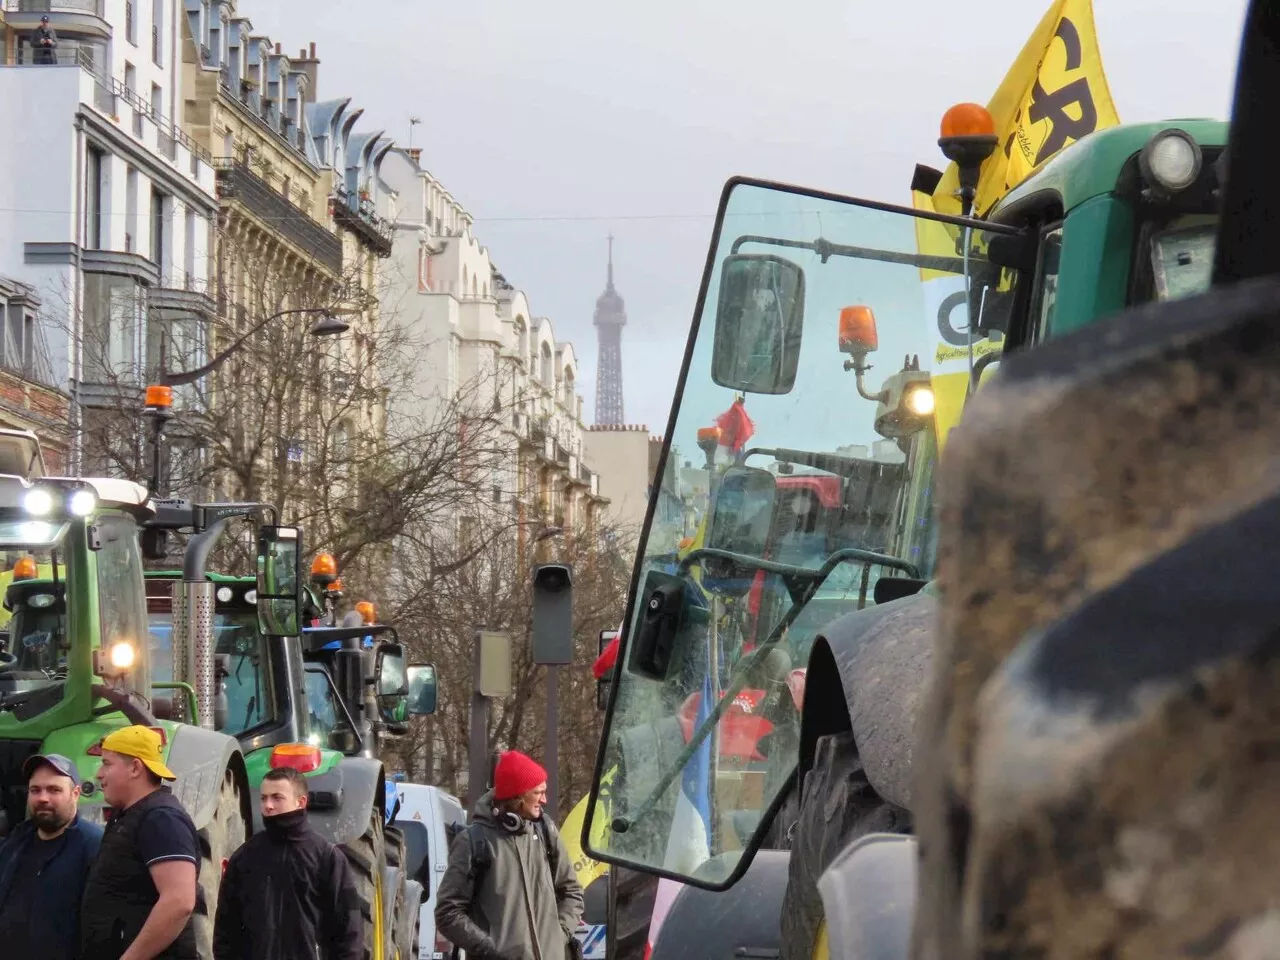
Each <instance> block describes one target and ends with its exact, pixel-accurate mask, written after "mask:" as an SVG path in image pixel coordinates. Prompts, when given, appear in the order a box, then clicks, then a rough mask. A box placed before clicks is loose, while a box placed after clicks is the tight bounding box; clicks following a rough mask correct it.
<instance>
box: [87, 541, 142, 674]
mask: <svg viewBox="0 0 1280 960" xmlns="http://www.w3.org/2000/svg"><path fill="white" fill-rule="evenodd" d="M95 526H96V528H97V536H98V543H99V549H98V550H97V551H96V553H95V556H96V558H97V566H98V612H99V614H100V615H101V617H102V645H103V647H106V648H109V647H110V646H111V645H112V644H114V643H121V642H124V643H131V644H135V645H138V644H145V643H146V642H147V634H148V630H147V604H146V600H145V599H144V595H143V588H142V554H141V553H140V552H139V550H138V530H137V528H136V527H135V526H134V525H133V523H132V522H130V521H129V520H126V519H124V518H123V517H110V516H104V517H100V518H99V519H98V520H97V522H96V524H95ZM138 662H139V663H140V664H142V663H145V662H146V658H143V657H140V658H138ZM132 679H133V682H134V685H135V689H138V690H141V691H144V692H145V691H148V690H149V687H150V682H151V680H150V678H149V677H147V676H145V675H141V676H140V675H138V674H137V673H135V674H134V676H133V678H132Z"/></svg>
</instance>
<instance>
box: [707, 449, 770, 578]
mask: <svg viewBox="0 0 1280 960" xmlns="http://www.w3.org/2000/svg"><path fill="white" fill-rule="evenodd" d="M777 494H778V482H777V480H776V479H775V478H774V476H773V474H772V473H770V472H769V471H768V470H761V469H759V468H757V467H744V466H734V467H730V468H729V469H728V470H726V471H725V472H724V475H723V476H722V477H721V478H720V484H719V487H718V489H717V490H716V495H715V500H714V502H713V503H712V505H711V523H710V527H709V530H708V534H707V546H708V547H711V548H713V549H716V550H727V551H729V552H731V553H741V554H745V555H746V556H748V557H762V556H764V552H765V548H766V547H768V545H769V532H770V530H771V529H772V528H773V511H774V504H775V502H776V499H777Z"/></svg>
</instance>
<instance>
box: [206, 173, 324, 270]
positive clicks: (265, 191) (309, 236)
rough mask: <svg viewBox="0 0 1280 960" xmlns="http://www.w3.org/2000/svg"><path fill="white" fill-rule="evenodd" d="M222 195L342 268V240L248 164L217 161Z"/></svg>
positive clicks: (302, 246) (301, 245)
mask: <svg viewBox="0 0 1280 960" xmlns="http://www.w3.org/2000/svg"><path fill="white" fill-rule="evenodd" d="M213 166H214V169H215V170H216V172H217V186H218V197H219V198H220V199H225V200H236V201H238V202H239V203H242V204H244V205H245V206H246V207H247V208H248V209H249V210H251V211H252V212H253V213H254V214H255V215H256V216H258V217H260V218H261V219H263V220H265V221H266V222H267V223H268V224H270V225H271V226H272V227H273V228H274V229H276V230H277V231H278V232H280V233H282V234H284V236H285V237H286V238H288V239H289V240H290V241H292V242H293V243H295V244H297V245H298V246H299V247H301V248H302V249H304V250H307V251H309V252H310V253H311V254H312V256H314V257H315V258H316V259H317V260H318V261H320V263H322V264H324V265H325V266H326V267H328V268H329V269H330V270H332V271H333V272H334V273H341V272H342V241H341V240H339V239H338V238H337V237H335V236H334V235H333V234H332V233H330V232H329V231H328V230H326V229H325V228H324V227H323V226H321V225H320V224H319V223H316V221H315V220H313V219H311V217H310V216H308V215H307V213H306V212H305V211H303V210H300V209H298V208H297V207H295V206H294V205H293V204H292V203H290V202H289V201H288V200H286V199H285V198H284V197H283V196H281V194H280V193H279V192H278V191H276V190H273V189H272V188H271V185H270V184H268V183H267V182H266V181H265V180H263V179H262V178H261V177H259V176H258V175H257V174H256V173H254V172H253V171H252V170H250V169H249V168H248V166H246V165H245V164H243V163H241V162H239V161H237V160H223V159H219V160H216V161H214V164H213Z"/></svg>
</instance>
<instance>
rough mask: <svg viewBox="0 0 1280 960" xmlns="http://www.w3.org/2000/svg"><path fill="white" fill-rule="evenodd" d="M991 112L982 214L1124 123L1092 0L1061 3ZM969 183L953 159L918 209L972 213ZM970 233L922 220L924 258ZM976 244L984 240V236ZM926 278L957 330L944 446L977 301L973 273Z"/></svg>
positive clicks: (942, 413) (941, 431)
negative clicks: (967, 205) (1085, 141)
mask: <svg viewBox="0 0 1280 960" xmlns="http://www.w3.org/2000/svg"><path fill="white" fill-rule="evenodd" d="M987 111H988V112H989V113H990V114H991V118H992V120H993V121H994V122H995V132H996V135H997V136H998V137H999V138H1000V142H999V145H998V146H997V147H996V151H995V153H994V154H992V155H991V157H990V158H989V159H988V160H987V161H986V163H984V164H983V166H982V175H981V177H980V178H979V180H978V190H977V196H976V198H975V200H974V205H973V209H974V213H975V214H977V215H979V216H982V215H985V214H987V213H989V212H990V210H991V208H992V207H994V206H995V205H996V203H997V202H998V201H999V200H1000V198H1001V197H1003V196H1004V195H1005V194H1006V193H1008V192H1009V191H1010V190H1012V189H1013V188H1014V187H1016V186H1017V185H1018V184H1019V183H1021V182H1022V181H1023V180H1025V179H1026V178H1027V177H1028V176H1030V175H1031V174H1032V173H1034V172H1035V171H1036V170H1038V169H1039V168H1040V167H1042V166H1043V165H1044V164H1045V163H1047V162H1049V160H1051V159H1052V158H1053V157H1055V156H1057V155H1058V154H1059V153H1061V152H1062V150H1063V149H1065V148H1066V147H1068V146H1070V145H1071V144H1072V143H1075V142H1076V141H1077V140H1080V139H1082V138H1083V137H1086V136H1088V135H1089V134H1091V133H1093V132H1094V131H1095V130H1101V129H1103V128H1105V127H1112V126H1115V125H1116V124H1118V123H1119V122H1120V117H1119V116H1118V115H1117V113H1116V107H1115V104H1114V103H1113V102H1112V100H1111V90H1110V88H1109V87H1108V86H1107V77H1106V74H1105V73H1104V72H1103V69H1102V56H1101V54H1100V53H1099V50H1098V37H1097V31H1096V30H1095V28H1094V23H1093V3H1092V0H1055V2H1054V4H1053V5H1052V6H1051V7H1050V8H1049V10H1048V11H1047V12H1046V13H1045V15H1044V16H1043V17H1042V18H1041V20H1040V23H1039V24H1038V25H1037V26H1036V29H1035V31H1034V32H1033V33H1032V34H1031V36H1030V38H1028V40H1027V42H1026V44H1024V45H1023V48H1022V52H1021V53H1019V54H1018V59H1017V60H1015V61H1014V63H1013V66H1012V67H1010V69H1009V72H1008V73H1007V74H1006V75H1005V78H1004V80H1003V81H1002V82H1001V84H1000V87H999V89H997V90H996V92H995V95H994V96H993V97H992V98H991V100H990V101H988V103H987ZM959 189H960V173H959V168H958V167H957V166H956V165H955V164H954V163H952V164H950V165H949V166H948V167H947V169H946V170H945V171H944V172H943V175H942V179H941V180H940V181H939V183H938V186H937V188H936V189H935V190H934V192H933V194H932V196H930V195H929V194H925V193H920V192H913V193H912V204H913V206H914V207H915V208H916V209H917V210H927V211H932V212H936V213H942V214H950V215H953V216H957V215H959V214H960V213H961V212H962V209H961V205H960V198H959V195H958V194H959ZM960 234H961V231H960V229H959V228H958V227H949V226H947V225H945V224H940V223H938V222H936V221H931V220H923V219H919V220H917V221H916V244H917V246H918V248H919V250H920V252H921V253H923V254H933V255H939V256H955V255H956V253H957V251H959V250H962V249H963V239H964V238H963V237H961V235H960ZM972 240H973V242H974V243H975V244H976V243H977V241H978V238H977V237H973V238H972ZM920 278H921V282H922V287H923V292H924V300H925V311H926V322H927V323H928V324H929V328H930V330H931V331H934V335H935V336H937V335H938V331H942V330H944V326H943V313H944V312H947V311H949V315H948V317H947V323H946V328H949V330H948V332H950V333H952V334H953V336H952V338H951V339H949V340H948V339H946V338H944V337H942V336H939V338H938V340H937V347H936V349H935V351H934V356H933V357H932V358H931V359H932V366H931V367H930V371H929V372H930V377H931V381H932V385H933V394H934V429H935V431H936V434H937V441H938V449H939V450H941V449H942V448H943V446H945V444H946V440H947V435H948V434H949V433H950V432H951V428H952V427H954V426H955V425H956V423H958V422H959V420H960V414H961V412H962V410H963V409H964V403H965V400H966V398H967V397H968V393H969V350H968V346H967V344H966V345H964V346H957V338H956V336H954V334H957V333H958V332H959V331H965V330H967V329H968V325H969V318H968V303H969V298H968V297H966V296H964V291H965V290H966V284H965V278H964V277H961V276H957V275H955V274H949V273H943V272H939V271H936V270H921V271H920ZM1000 346H1001V345H1000V344H999V343H996V342H992V341H991V340H987V339H982V340H976V341H975V342H974V351H973V360H974V361H977V360H978V359H979V358H981V357H982V356H983V355H985V354H987V353H994V352H998V351H999V350H1000ZM991 369H993V368H992V367H988V368H987V370H988V371H990V370H991Z"/></svg>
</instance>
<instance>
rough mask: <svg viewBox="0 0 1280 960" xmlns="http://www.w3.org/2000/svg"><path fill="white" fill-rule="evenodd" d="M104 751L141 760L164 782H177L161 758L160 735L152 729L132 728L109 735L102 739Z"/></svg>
mask: <svg viewBox="0 0 1280 960" xmlns="http://www.w3.org/2000/svg"><path fill="white" fill-rule="evenodd" d="M102 749H103V750H110V751H111V752H112V753H118V754H120V755H122V756H125V757H135V758H137V759H138V760H141V761H142V763H143V765H144V766H146V768H147V769H148V770H150V771H151V772H152V773H154V774H155V775H156V776H157V777H159V778H160V779H162V780H177V779H178V778H177V777H176V776H175V775H174V773H173V771H172V770H170V769H169V768H168V767H166V766H165V765H164V759H163V758H162V757H161V756H160V734H158V733H156V732H155V731H154V730H152V729H151V728H150V727H140V726H132V727H125V728H124V729H122V730H117V731H115V732H114V733H109V734H107V735H106V736H105V737H103V738H102Z"/></svg>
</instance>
